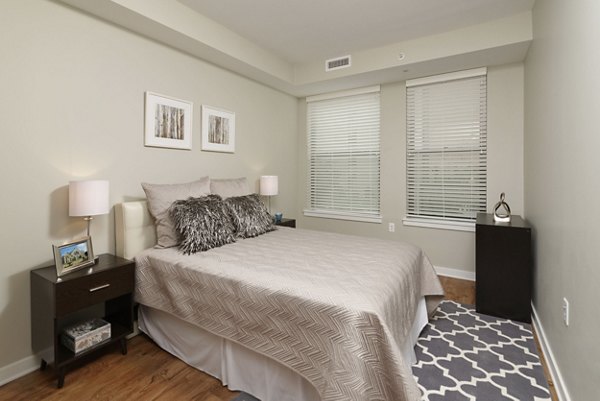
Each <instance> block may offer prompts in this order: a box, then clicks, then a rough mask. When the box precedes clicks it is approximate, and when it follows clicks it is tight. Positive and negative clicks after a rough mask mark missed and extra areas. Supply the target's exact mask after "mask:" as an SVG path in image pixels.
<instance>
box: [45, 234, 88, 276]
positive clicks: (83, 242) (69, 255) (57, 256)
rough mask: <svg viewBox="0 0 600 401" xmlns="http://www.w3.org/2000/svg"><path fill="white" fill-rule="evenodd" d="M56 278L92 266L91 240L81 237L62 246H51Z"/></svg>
mask: <svg viewBox="0 0 600 401" xmlns="http://www.w3.org/2000/svg"><path fill="white" fill-rule="evenodd" d="M52 251H53V252H54V264H55V265H56V275H57V277H62V276H64V275H66V274H69V273H72V272H74V271H77V270H79V269H83V268H84V267H87V266H92V265H93V264H94V249H93V247H92V238H91V237H83V238H80V239H77V240H75V241H71V242H68V243H66V244H63V245H52Z"/></svg>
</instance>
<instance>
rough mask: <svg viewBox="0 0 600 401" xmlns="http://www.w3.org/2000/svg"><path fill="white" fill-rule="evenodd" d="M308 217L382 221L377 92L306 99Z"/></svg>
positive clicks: (368, 91)
mask: <svg viewBox="0 0 600 401" xmlns="http://www.w3.org/2000/svg"><path fill="white" fill-rule="evenodd" d="M307 103H308V105H307V107H308V110H307V124H308V168H309V188H308V197H309V199H308V202H309V207H308V209H307V210H305V211H304V213H305V215H308V216H319V217H330V218H341V219H350V220H359V221H374V222H377V221H381V217H380V207H379V153H380V151H379V118H380V112H379V110H380V104H379V86H376V87H370V88H365V89H362V90H355V91H349V92H345V93H343V94H341V95H340V94H338V95H332V96H329V95H325V96H315V97H310V98H307Z"/></svg>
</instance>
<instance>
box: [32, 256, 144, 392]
mask: <svg viewBox="0 0 600 401" xmlns="http://www.w3.org/2000/svg"><path fill="white" fill-rule="evenodd" d="M134 278H135V263H134V262H133V261H131V260H127V259H123V258H120V257H117V256H113V255H109V254H103V255H100V258H99V260H98V262H97V263H96V264H95V265H94V266H92V267H90V268H85V269H82V270H79V271H76V272H73V273H70V274H67V275H65V276H62V277H57V276H56V268H55V266H54V265H51V266H47V267H42V268H40V269H35V270H32V271H31V274H30V279H31V345H32V347H33V350H34V351H35V352H41V351H45V350H48V349H51V350H52V352H53V353H54V362H53V366H54V369H55V370H56V373H57V376H58V388H61V387H62V386H63V384H64V380H65V372H66V368H67V366H68V365H70V364H72V363H73V362H75V361H78V360H79V359H81V358H82V357H84V356H87V355H89V354H91V353H94V352H96V351H98V350H99V349H102V348H104V347H106V346H108V345H111V344H114V343H117V342H118V343H119V344H120V346H121V352H122V354H123V355H125V354H127V339H126V336H127V335H128V334H131V333H132V332H133V288H134ZM93 317H100V318H102V319H104V320H106V321H107V322H110V324H111V338H110V339H109V340H108V341H105V342H103V343H101V344H98V345H96V346H93V347H91V348H90V349H87V350H84V351H82V352H80V353H77V354H75V353H74V352H72V351H71V350H69V349H68V348H66V347H65V346H64V345H62V344H61V341H60V335H61V331H62V329H63V328H64V327H66V326H69V325H71V324H74V323H77V322H81V321H83V320H86V319H89V318H93ZM48 359H49V358H48ZM48 359H42V362H41V369H42V370H43V369H45V368H46V366H47V364H48V362H49V360H48Z"/></svg>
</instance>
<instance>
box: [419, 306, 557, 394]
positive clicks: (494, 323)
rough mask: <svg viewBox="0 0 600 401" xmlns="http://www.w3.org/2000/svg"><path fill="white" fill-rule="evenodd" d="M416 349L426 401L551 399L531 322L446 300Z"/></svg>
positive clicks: (423, 333)
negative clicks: (499, 315) (483, 312)
mask: <svg viewBox="0 0 600 401" xmlns="http://www.w3.org/2000/svg"><path fill="white" fill-rule="evenodd" d="M415 351H416V354H417V361H418V362H417V363H416V364H415V365H413V374H414V376H415V378H416V379H417V383H418V385H419V388H420V389H421V392H422V394H423V397H422V400H424V401H442V400H443V401H467V400H473V401H475V400H483V401H542V400H544V401H546V400H547V401H550V393H549V391H548V383H547V381H546V378H545V377H544V370H543V368H542V365H541V363H540V359H539V357H538V354H537V350H536V347H535V341H534V339H533V334H532V332H531V325H529V324H526V323H521V322H516V321H512V320H507V319H500V318H497V317H493V316H487V315H482V314H479V313H477V312H475V309H474V308H473V307H471V306H468V305H462V304H459V303H456V302H452V301H443V302H442V303H441V304H440V307H439V309H438V311H437V312H436V314H435V316H434V318H433V319H432V320H431V321H430V322H429V324H428V325H427V327H426V328H425V329H424V330H423V332H422V333H421V335H420V336H419V340H418V342H417V346H416V347H415Z"/></svg>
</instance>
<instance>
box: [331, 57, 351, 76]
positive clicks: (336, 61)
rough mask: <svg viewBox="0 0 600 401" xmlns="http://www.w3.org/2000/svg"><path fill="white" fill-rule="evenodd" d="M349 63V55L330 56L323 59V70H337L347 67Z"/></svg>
mask: <svg viewBox="0 0 600 401" xmlns="http://www.w3.org/2000/svg"><path fill="white" fill-rule="evenodd" d="M351 65H352V58H351V57H350V56H344V57H336V58H331V59H329V60H327V61H325V71H326V72H329V71H333V70H339V69H342V68H348V67H350V66H351Z"/></svg>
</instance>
